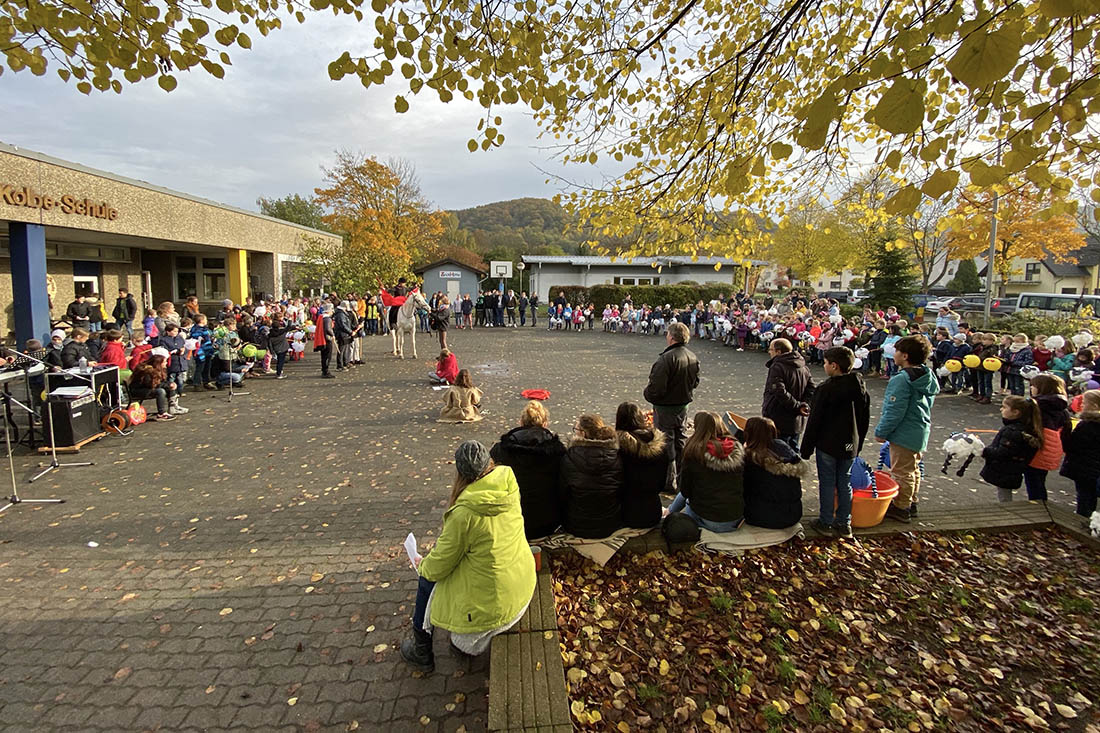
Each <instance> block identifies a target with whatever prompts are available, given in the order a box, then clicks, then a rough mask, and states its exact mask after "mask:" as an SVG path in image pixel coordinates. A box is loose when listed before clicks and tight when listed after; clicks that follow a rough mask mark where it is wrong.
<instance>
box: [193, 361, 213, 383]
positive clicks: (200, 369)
mask: <svg viewBox="0 0 1100 733" xmlns="http://www.w3.org/2000/svg"><path fill="white" fill-rule="evenodd" d="M213 367H214V359H213V358H212V357H210V356H208V357H206V358H205V359H203V360H202V361H196V362H195V377H194V379H193V380H192V381H193V382H194V384H195V386H196V387H201V386H202V385H204V384H207V383H209V382H213V381H214V375H213V372H212V370H213Z"/></svg>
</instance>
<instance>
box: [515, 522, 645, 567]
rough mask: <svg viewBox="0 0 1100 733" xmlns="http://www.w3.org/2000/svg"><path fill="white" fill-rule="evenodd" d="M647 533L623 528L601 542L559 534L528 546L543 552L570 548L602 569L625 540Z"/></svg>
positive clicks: (642, 530)
mask: <svg viewBox="0 0 1100 733" xmlns="http://www.w3.org/2000/svg"><path fill="white" fill-rule="evenodd" d="M649 531H651V530H648V529H630V528H624V529H620V530H619V531H618V532H616V533H615V534H613V535H611V536H610V537H604V538H603V539H601V540H588V539H584V538H582V537H574V536H573V535H571V534H566V533H564V532H559V533H557V534H552V535H550V536H549V537H543V538H542V539H538V540H531V541H530V544H532V545H538V546H539V547H541V548H542V549H543V550H556V549H560V548H563V547H571V548H573V549H574V550H576V551H577V552H578V553H580V554H581V555H583V556H584V557H587V558H588V559H589V560H591V561H592V562H595V563H597V564H598V565H599V566H600V567H603V566H604V565H607V563H608V562H609V561H610V560H611V558H613V557H615V553H616V552H618V551H619V550H620V549H622V546H623V545H625V544H626V541H627V540H629V539H630V538H631V537H639V536H641V535H643V534H645V533H646V532H649Z"/></svg>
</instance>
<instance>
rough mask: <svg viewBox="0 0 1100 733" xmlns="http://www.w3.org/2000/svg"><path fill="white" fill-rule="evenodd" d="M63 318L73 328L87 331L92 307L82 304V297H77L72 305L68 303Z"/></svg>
mask: <svg viewBox="0 0 1100 733" xmlns="http://www.w3.org/2000/svg"><path fill="white" fill-rule="evenodd" d="M65 317H66V318H67V319H68V320H69V323H71V324H72V325H73V328H83V329H87V328H88V327H89V324H90V322H91V318H92V307H91V306H90V305H88V304H87V303H85V302H84V296H83V295H78V296H76V299H75V300H74V301H73V302H72V303H69V307H68V308H67V309H66V310H65Z"/></svg>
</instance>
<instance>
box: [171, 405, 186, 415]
mask: <svg viewBox="0 0 1100 733" xmlns="http://www.w3.org/2000/svg"><path fill="white" fill-rule="evenodd" d="M168 412H169V414H171V415H186V414H187V413H189V412H191V411H190V410H188V409H187V408H186V407H180V406H179V405H173V406H172V407H170V408H168Z"/></svg>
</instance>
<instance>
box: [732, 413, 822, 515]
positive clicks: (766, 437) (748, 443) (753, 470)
mask: <svg viewBox="0 0 1100 733" xmlns="http://www.w3.org/2000/svg"><path fill="white" fill-rule="evenodd" d="M744 439H745V521H746V522H747V523H748V524H750V525H752V526H753V527H765V528H767V529H786V528H787V527H793V526H794V525H796V524H798V523H799V522H800V521H802V479H804V478H805V477H806V476H807V475H808V474H809V471H810V462H809V461H804V460H802V459H801V458H799V457H798V454H796V453H795V452H794V450H793V449H792V448H791V447H790V446H789V445H787V444H786V443H785V442H783V441H782V440H779V434H778V433H777V432H776V429H775V423H773V422H772V421H771V420H769V419H768V418H766V417H750V418H749V419H748V421H746V423H745V429H744Z"/></svg>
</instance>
